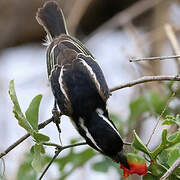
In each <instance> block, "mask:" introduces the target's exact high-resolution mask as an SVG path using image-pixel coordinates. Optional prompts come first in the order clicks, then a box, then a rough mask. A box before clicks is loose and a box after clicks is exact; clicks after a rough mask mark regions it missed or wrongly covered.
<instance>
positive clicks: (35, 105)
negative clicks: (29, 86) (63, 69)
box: [25, 94, 42, 132]
mask: <svg viewBox="0 0 180 180" xmlns="http://www.w3.org/2000/svg"><path fill="white" fill-rule="evenodd" d="M41 99H42V95H41V94H39V95H37V96H36V97H34V98H33V100H32V101H31V103H30V105H29V107H28V109H27V111H26V113H25V114H26V119H27V121H28V122H29V123H30V125H31V127H32V128H33V129H34V130H35V131H36V132H38V114H39V105H40V102H41Z"/></svg>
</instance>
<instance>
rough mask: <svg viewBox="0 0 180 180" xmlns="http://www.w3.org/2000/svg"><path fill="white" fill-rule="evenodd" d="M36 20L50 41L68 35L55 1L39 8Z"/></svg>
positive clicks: (62, 16)
mask: <svg viewBox="0 0 180 180" xmlns="http://www.w3.org/2000/svg"><path fill="white" fill-rule="evenodd" d="M36 19H37V21H38V22H39V24H40V25H42V26H43V28H44V29H45V30H46V32H47V34H48V36H49V38H50V40H53V39H54V38H56V37H58V36H60V35H61V34H68V32H67V29H66V22H65V19H64V15H63V12H62V10H61V9H60V7H59V6H58V4H57V3H56V2H55V1H48V2H46V3H45V4H44V6H43V7H42V8H39V9H38V11H37V14H36Z"/></svg>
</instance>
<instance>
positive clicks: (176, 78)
mask: <svg viewBox="0 0 180 180" xmlns="http://www.w3.org/2000/svg"><path fill="white" fill-rule="evenodd" d="M152 81H180V77H179V76H144V77H142V78H139V79H137V80H133V81H131V82H128V83H124V84H122V85H120V86H117V87H114V88H111V89H110V91H111V92H113V91H117V90H119V89H123V88H126V87H131V86H134V85H137V84H141V83H145V82H152ZM52 121H53V119H52V118H50V119H48V120H46V121H44V122H43V123H41V124H39V129H42V128H44V127H45V126H47V125H48V124H49V123H51V122H52ZM29 136H30V134H29V133H27V134H25V135H24V136H22V137H21V138H20V139H18V140H17V141H16V142H15V143H13V144H12V145H10V146H9V147H8V148H7V149H6V150H5V151H4V152H3V153H1V154H0V158H1V157H3V156H5V155H6V154H7V153H9V152H10V151H12V150H13V149H14V148H15V147H16V146H18V145H19V144H20V143H22V142H23V141H24V140H25V139H27V138H28V137H29Z"/></svg>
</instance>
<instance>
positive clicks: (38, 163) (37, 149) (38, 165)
mask: <svg viewBox="0 0 180 180" xmlns="http://www.w3.org/2000/svg"><path fill="white" fill-rule="evenodd" d="M33 149H34V154H33V161H32V163H31V165H32V167H33V168H34V170H35V171H36V172H41V171H42V169H43V167H44V165H45V164H46V160H45V157H43V156H42V155H41V154H42V149H44V148H43V146H42V145H39V144H35V145H34V148H33Z"/></svg>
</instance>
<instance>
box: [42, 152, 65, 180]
mask: <svg viewBox="0 0 180 180" xmlns="http://www.w3.org/2000/svg"><path fill="white" fill-rule="evenodd" d="M61 151H62V149H58V151H56V153H55V155H54V156H53V158H52V159H51V161H50V162H49V164H48V165H47V166H46V168H45V170H44V171H43V173H42V174H41V176H40V178H39V180H41V179H42V178H43V176H44V175H45V173H46V172H47V170H48V169H49V167H50V166H51V164H52V163H53V162H54V160H55V159H56V158H57V157H58V155H59V153H60V152H61Z"/></svg>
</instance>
